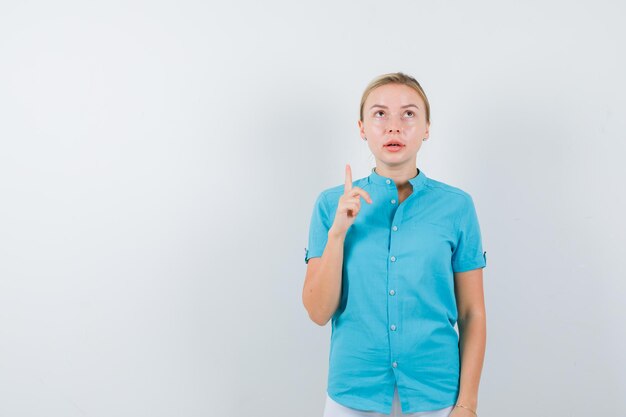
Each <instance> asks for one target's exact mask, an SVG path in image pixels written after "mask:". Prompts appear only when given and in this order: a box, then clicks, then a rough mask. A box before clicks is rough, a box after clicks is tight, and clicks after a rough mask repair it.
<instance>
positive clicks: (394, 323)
mask: <svg viewBox="0 0 626 417" xmlns="http://www.w3.org/2000/svg"><path fill="white" fill-rule="evenodd" d="M409 182H410V183H411V185H412V186H413V192H412V193H411V194H410V195H409V196H408V197H407V198H406V200H404V201H403V202H402V203H401V204H400V203H399V202H398V190H397V188H396V185H395V183H394V181H393V179H391V178H388V177H384V176H381V175H379V174H378V173H376V171H375V170H374V168H372V171H371V174H370V175H369V176H368V177H364V178H360V179H358V180H356V181H353V186H357V187H361V188H362V189H364V190H365V191H367V192H368V193H369V195H370V196H371V198H372V201H373V203H372V204H368V203H367V202H366V201H365V200H363V199H362V200H361V210H360V212H359V214H358V216H357V218H356V219H355V222H354V224H353V225H352V226H351V227H350V228H349V229H348V231H347V233H346V238H345V243H344V260H343V273H342V291H341V300H340V304H339V307H338V309H337V311H336V312H335V314H334V315H333V317H332V333H331V345H330V355H329V372H328V387H327V392H328V395H329V396H330V397H331V398H332V399H333V400H335V401H336V402H338V403H339V404H342V405H344V406H346V407H351V408H355V409H358V410H366V411H376V412H379V413H384V414H389V413H390V412H391V405H392V401H393V396H394V388H395V385H396V384H397V387H398V395H399V397H400V402H401V405H402V412H404V413H414V412H418V411H430V410H438V409H441V408H444V407H448V406H450V405H453V404H455V403H456V400H457V397H458V394H459V376H460V356H459V336H458V333H457V331H456V330H455V327H454V326H455V324H456V322H457V306H456V297H455V293H454V272H462V271H469V270H472V269H476V268H483V267H485V266H486V262H487V258H486V252H483V250H482V242H481V233H480V227H479V223H478V217H477V215H476V210H475V207H474V203H473V200H472V197H471V196H470V195H469V194H468V193H466V192H465V191H463V190H461V189H459V188H456V187H453V186H451V185H447V184H445V183H442V182H439V181H436V180H433V179H430V178H428V177H426V175H425V174H424V172H423V171H422V170H419V173H418V175H416V176H415V177H413V178H411V179H409ZM343 192H344V185H343V184H341V185H337V186H335V187H332V188H328V189H326V190H324V191H322V192H321V193H320V194H319V195H318V197H317V199H316V201H315V205H314V209H313V214H312V216H311V223H310V227H309V239H308V248H305V258H304V260H305V262H306V263H308V261H309V259H310V258H313V257H317V256H322V253H323V252H324V248H325V246H326V242H327V239H328V229H329V228H330V226H331V225H332V224H333V221H334V218H335V212H336V210H337V204H338V201H339V197H340V196H341V195H342V194H343Z"/></svg>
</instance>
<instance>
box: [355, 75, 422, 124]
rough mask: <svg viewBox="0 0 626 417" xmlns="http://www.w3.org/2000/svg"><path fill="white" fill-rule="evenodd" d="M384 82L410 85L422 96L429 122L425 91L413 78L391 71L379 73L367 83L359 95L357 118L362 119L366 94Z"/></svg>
mask: <svg viewBox="0 0 626 417" xmlns="http://www.w3.org/2000/svg"><path fill="white" fill-rule="evenodd" d="M385 84H402V85H406V86H408V87H411V88H412V89H414V90H415V91H417V94H419V95H420V97H422V100H424V104H425V105H426V110H425V113H426V122H427V123H429V124H430V104H429V103H428V98H426V93H424V90H423V89H422V86H421V85H420V83H418V82H417V80H416V79H415V78H413V77H411V76H410V75H407V74H404V73H402V72H391V73H389V74H383V75H379V76H378V77H376V78H374V79H373V80H372V81H371V82H370V83H369V84H368V85H367V87H365V91H364V92H363V96H362V97H361V109H360V111H359V118H360V120H361V121H363V106H365V100H367V96H369V95H370V93H371V92H372V90H374V89H375V88H377V87H380V86H381V85H385Z"/></svg>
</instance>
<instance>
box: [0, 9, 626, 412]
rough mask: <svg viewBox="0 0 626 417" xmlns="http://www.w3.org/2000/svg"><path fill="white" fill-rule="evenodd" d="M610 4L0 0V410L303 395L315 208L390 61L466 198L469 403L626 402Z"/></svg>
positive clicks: (313, 350)
mask: <svg viewBox="0 0 626 417" xmlns="http://www.w3.org/2000/svg"><path fill="white" fill-rule="evenodd" d="M625 11H626V8H625V6H624V4H623V2H619V1H590V0H584V1H583V0H581V1H577V2H568V1H541V2H540V1H527V2H500V1H477V2H461V1H436V2H435V1H389V2H374V1H364V0H361V1H345V2H319V1H316V2H306V3H302V2H287V1H282V2H276V1H269V2H267V1H266V2H253V1H248V2H245V3H244V2H232V3H228V4H226V3H212V2H203V1H180V0H178V1H143V2H139V1H123V2H117V1H106V2H105V1H98V2H95V1H93V2H79V1H56V2H45V1H2V2H1V3H0V416H9V417H17V416H20V417H21V416H24V417H31V416H33V417H34V416H46V417H79V416H93V417H105V416H107V417H108V416H116V417H121V416H129V417H130V416H132V417H136V416H150V417H162V416H163V417H165V416H184V417H187V416H190V417H192V416H193V417H195V416H224V417H231V416H232V417H238V416H275V417H278V416H295V415H297V416H303V417H318V416H321V414H322V410H323V402H324V398H325V389H326V376H327V366H328V350H329V343H330V339H329V337H330V324H328V325H327V326H325V327H319V326H317V325H316V324H314V323H313V322H312V321H311V320H310V319H309V318H308V316H307V314H306V310H305V309H304V307H303V305H302V301H301V291H302V284H303V282H304V274H305V267H306V265H305V263H304V247H305V246H306V243H307V242H306V241H307V236H308V222H309V220H310V216H311V211H312V208H313V202H314V199H315V197H316V195H317V194H318V193H319V192H320V191H321V190H322V189H324V188H327V187H330V186H334V185H339V184H341V183H342V182H343V176H344V167H345V164H346V163H350V164H351V166H352V171H353V178H354V179H357V178H361V177H364V176H366V175H369V171H370V169H371V168H372V167H373V166H374V159H373V157H372V156H371V154H370V153H369V150H368V148H367V145H366V143H365V142H363V141H362V140H361V138H360V137H359V134H358V129H357V119H358V106H359V100H360V96H361V93H362V91H363V89H364V88H365V86H366V84H367V83H368V82H369V81H370V80H371V79H372V78H374V77H375V76H377V75H379V74H382V73H387V72H395V71H403V72H406V73H408V74H411V75H413V76H415V77H416V78H417V79H418V81H420V83H421V84H422V86H423V87H424V89H425V91H426V94H427V95H428V98H429V100H430V103H431V111H432V113H431V116H432V118H431V130H430V140H428V141H427V142H425V143H424V145H423V146H422V149H421V150H420V152H419V153H418V166H419V167H420V168H421V169H423V170H424V172H425V173H426V174H427V175H428V176H429V177H431V178H434V179H437V180H440V181H444V182H446V183H449V184H451V185H454V186H457V187H460V188H462V189H464V190H465V191H467V192H469V193H470V194H471V195H472V197H473V198H474V201H475V204H476V208H477V212H478V215H479V219H480V223H481V229H482V234H483V246H484V250H486V251H487V268H486V269H485V270H484V286H485V297H486V308H487V352H486V357H485V364H484V368H483V374H482V379H481V384H480V396H479V402H478V404H479V407H478V415H479V416H481V417H499V416H505V415H506V416H509V417H525V416H529V415H534V416H558V417H583V416H590V415H594V416H595V415H607V416H608V415H611V416H619V415H626V399H625V397H624V395H623V394H624V392H626V375H625V372H624V371H625V370H626V358H625V356H624V354H623V352H624V351H625V350H626V333H625V332H624V327H623V326H624V323H623V322H624V320H623V317H624V313H626V307H625V306H624V302H623V300H624V297H625V295H626V294H625V293H626V266H625V265H626V264H625V262H624V258H625V249H626V243H625V239H624V236H625V235H626V221H625V220H624V214H623V213H625V212H626V197H625V193H624V190H625V187H624V180H625V179H626V168H625V166H624V157H625V155H626V134H625V132H626V119H625V118H624V114H625V112H626V99H625V97H626V96H625V93H626V88H625V87H626V82H625V81H624V78H623V74H625V73H626V58H625V54H624V43H623V39H625V38H626V29H625V28H624V26H623V16H624V12H625Z"/></svg>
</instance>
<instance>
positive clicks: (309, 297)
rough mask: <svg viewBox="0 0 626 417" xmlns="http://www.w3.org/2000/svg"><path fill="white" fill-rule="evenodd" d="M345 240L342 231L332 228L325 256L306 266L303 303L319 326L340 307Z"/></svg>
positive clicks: (312, 259)
mask: <svg viewBox="0 0 626 417" xmlns="http://www.w3.org/2000/svg"><path fill="white" fill-rule="evenodd" d="M345 237H346V234H345V232H337V231H335V230H334V229H333V228H332V227H331V228H330V229H329V230H328V241H327V243H326V247H325V248H324V253H323V254H322V256H321V257H316V258H311V259H309V262H308V264H307V270H306V277H305V279H304V288H303V290H302V302H303V303H304V307H305V308H306V310H307V312H308V313H309V317H310V318H311V320H313V321H314V322H315V323H316V324H318V325H320V326H324V325H325V324H326V323H328V320H330V318H331V317H332V316H333V314H335V311H336V310H337V307H339V300H340V298H341V276H342V269H343V244H344V241H345Z"/></svg>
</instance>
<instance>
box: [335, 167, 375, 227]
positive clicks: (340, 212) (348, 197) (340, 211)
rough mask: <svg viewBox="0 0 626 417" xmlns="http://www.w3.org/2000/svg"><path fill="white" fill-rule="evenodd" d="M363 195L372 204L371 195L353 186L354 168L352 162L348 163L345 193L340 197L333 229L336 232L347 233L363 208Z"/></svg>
mask: <svg viewBox="0 0 626 417" xmlns="http://www.w3.org/2000/svg"><path fill="white" fill-rule="evenodd" d="M361 197H363V198H364V199H365V201H367V202H368V203H369V204H372V199H371V198H370V195H369V194H368V193H367V191H365V190H364V189H362V188H360V187H353V186H352V170H351V169H350V164H346V179H345V185H344V188H343V195H342V196H341V197H339V203H338V205H337V211H336V212H335V220H334V222H333V225H332V229H333V230H334V231H335V233H343V234H345V233H346V232H347V231H348V229H349V228H350V226H352V224H353V223H354V220H355V219H356V216H357V215H358V214H359V211H360V210H361Z"/></svg>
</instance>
